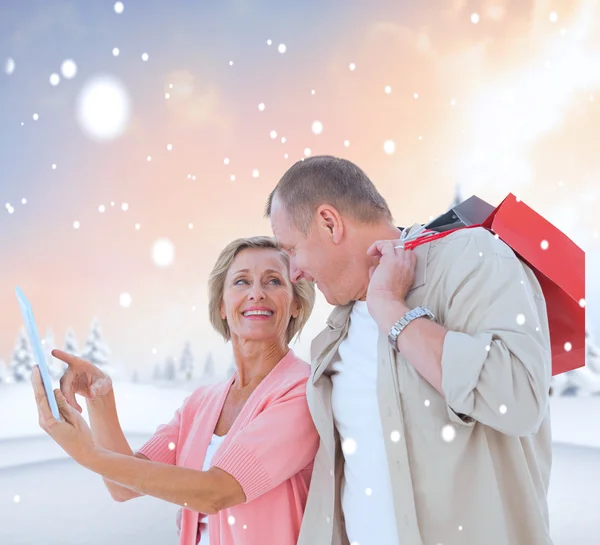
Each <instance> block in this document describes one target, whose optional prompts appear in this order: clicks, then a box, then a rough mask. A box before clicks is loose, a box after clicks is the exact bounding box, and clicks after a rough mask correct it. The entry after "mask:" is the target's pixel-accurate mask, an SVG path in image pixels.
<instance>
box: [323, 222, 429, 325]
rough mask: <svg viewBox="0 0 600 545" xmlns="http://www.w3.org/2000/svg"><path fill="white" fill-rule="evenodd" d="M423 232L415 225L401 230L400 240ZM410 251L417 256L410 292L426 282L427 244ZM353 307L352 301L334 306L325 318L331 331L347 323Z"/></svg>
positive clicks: (410, 238)
mask: <svg viewBox="0 0 600 545" xmlns="http://www.w3.org/2000/svg"><path fill="white" fill-rule="evenodd" d="M423 230H424V228H423V226H422V225H420V224H418V223H415V224H414V225H413V226H412V227H409V228H406V229H403V230H402V238H401V240H402V241H408V240H413V239H415V238H419V237H420V236H421V234H422V232H423ZM412 251H413V252H415V254H416V255H417V266H416V268H415V280H414V282H413V285H412V287H411V288H410V291H412V290H414V289H416V288H419V287H421V286H423V285H424V284H425V283H426V282H427V259H428V257H429V244H426V243H425V244H421V245H420V246H417V247H416V248H415V249H414V250H412ZM410 291H409V293H410ZM353 306H354V301H350V302H349V303H347V304H346V305H339V306H336V307H335V308H334V309H333V311H332V312H331V314H330V315H329V317H328V318H327V325H328V326H329V328H330V329H332V330H336V329H341V328H343V327H344V325H346V323H347V322H348V319H349V317H350V312H351V311H352V307H353Z"/></svg>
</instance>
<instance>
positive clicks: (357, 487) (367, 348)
mask: <svg viewBox="0 0 600 545" xmlns="http://www.w3.org/2000/svg"><path fill="white" fill-rule="evenodd" d="M378 335H379V331H378V327H377V324H376V323H375V320H373V318H372V317H371V315H370V313H369V309H368V308H367V303H366V301H356V302H355V304H354V306H353V308H352V313H351V314H350V328H349V330H348V335H347V337H346V338H345V339H344V340H343V341H342V343H341V344H340V347H339V350H338V353H337V354H336V355H335V356H334V359H333V361H332V365H331V368H332V370H333V371H334V374H333V375H332V377H331V378H332V382H333V392H332V398H331V404H332V409H333V418H334V421H335V426H336V428H337V430H338V433H339V434H340V438H341V440H342V448H343V450H344V459H345V464H344V482H343V484H342V509H343V511H344V516H345V519H346V532H347V534H348V539H349V541H350V543H355V542H356V543H359V544H360V545H398V530H397V527H396V518H395V514H394V504H393V497H392V487H391V483H390V478H389V470H388V463H387V456H386V452H385V443H384V438H383V430H382V428H381V420H380V417H379V406H378V403H377V339H378Z"/></svg>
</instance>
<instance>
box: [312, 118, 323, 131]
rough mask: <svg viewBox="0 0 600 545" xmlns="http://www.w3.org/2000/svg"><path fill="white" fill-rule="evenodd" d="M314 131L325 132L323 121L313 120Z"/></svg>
mask: <svg viewBox="0 0 600 545" xmlns="http://www.w3.org/2000/svg"><path fill="white" fill-rule="evenodd" d="M312 132H313V133H314V134H321V133H322V132H323V123H321V122H320V121H313V124H312Z"/></svg>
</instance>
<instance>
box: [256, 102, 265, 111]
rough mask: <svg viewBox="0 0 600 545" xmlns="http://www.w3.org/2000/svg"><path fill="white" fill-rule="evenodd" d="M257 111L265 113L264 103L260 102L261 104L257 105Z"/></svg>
mask: <svg viewBox="0 0 600 545" xmlns="http://www.w3.org/2000/svg"><path fill="white" fill-rule="evenodd" d="M258 109H259V111H261V112H264V111H265V103H264V102H261V103H260V104H259V105H258Z"/></svg>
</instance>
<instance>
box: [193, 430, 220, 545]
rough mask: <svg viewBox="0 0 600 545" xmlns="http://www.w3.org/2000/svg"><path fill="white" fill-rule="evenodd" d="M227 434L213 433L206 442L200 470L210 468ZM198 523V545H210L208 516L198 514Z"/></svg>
mask: <svg viewBox="0 0 600 545" xmlns="http://www.w3.org/2000/svg"><path fill="white" fill-rule="evenodd" d="M225 437H227V435H223V436H221V437H219V436H218V435H215V434H213V436H212V438H211V440H210V443H209V444H208V448H207V449H206V456H205V457H204V464H203V465H202V471H208V470H209V469H210V462H211V461H212V458H213V456H214V454H215V452H216V450H217V449H218V448H219V447H220V446H221V443H222V442H223V441H224V440H225ZM200 524H201V525H202V533H201V534H200V542H199V543H200V545H210V541H209V538H208V517H206V516H202V515H201V516H200Z"/></svg>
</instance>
